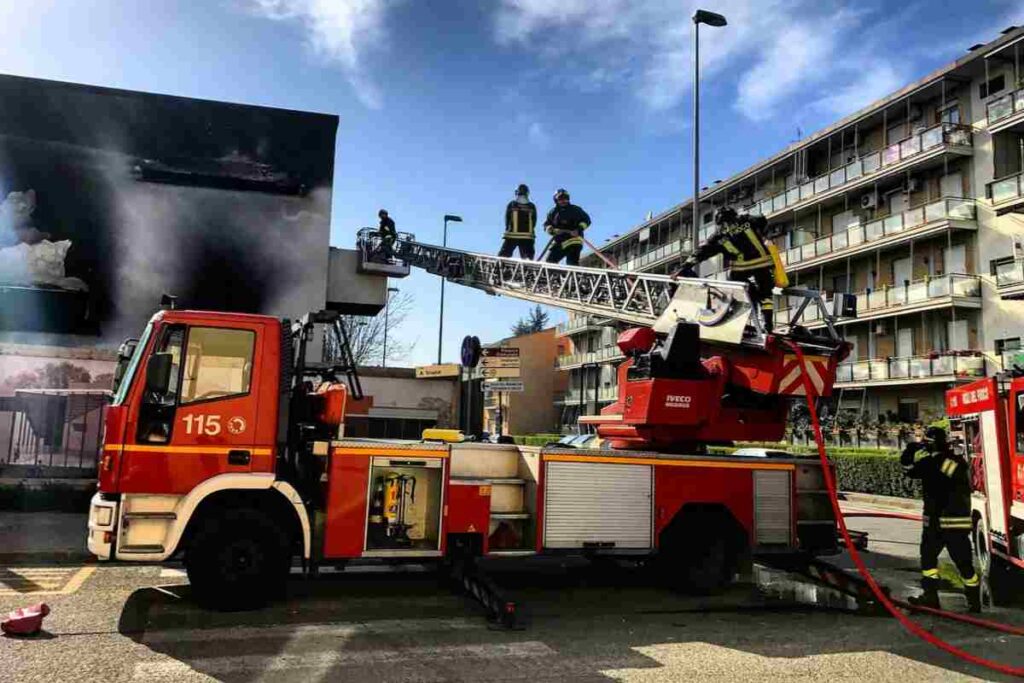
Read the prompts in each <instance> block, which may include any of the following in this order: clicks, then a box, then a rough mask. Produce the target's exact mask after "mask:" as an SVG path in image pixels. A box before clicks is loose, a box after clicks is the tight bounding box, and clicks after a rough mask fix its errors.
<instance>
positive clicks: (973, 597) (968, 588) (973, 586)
mask: <svg viewBox="0 0 1024 683" xmlns="http://www.w3.org/2000/svg"><path fill="white" fill-rule="evenodd" d="M964 597H966V598H967V611H968V612H974V613H975V614H977V613H978V612H981V581H980V580H979V579H978V575H977V574H975V575H974V576H973V577H971V578H969V579H964Z"/></svg>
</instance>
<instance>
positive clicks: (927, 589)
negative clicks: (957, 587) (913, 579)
mask: <svg viewBox="0 0 1024 683" xmlns="http://www.w3.org/2000/svg"><path fill="white" fill-rule="evenodd" d="M939 583H941V582H940V580H939V579H938V578H937V577H930V576H924V577H921V595H913V596H911V597H910V598H908V602H909V603H910V604H911V605H917V606H918V607H931V608H932V609H939Z"/></svg>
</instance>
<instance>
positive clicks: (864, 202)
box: [860, 192, 878, 209]
mask: <svg viewBox="0 0 1024 683" xmlns="http://www.w3.org/2000/svg"><path fill="white" fill-rule="evenodd" d="M876 206H878V195H876V194H875V193H874V192H870V193H868V194H866V195H864V196H862V197H861V198H860V208H862V209H873V208H875V207H876Z"/></svg>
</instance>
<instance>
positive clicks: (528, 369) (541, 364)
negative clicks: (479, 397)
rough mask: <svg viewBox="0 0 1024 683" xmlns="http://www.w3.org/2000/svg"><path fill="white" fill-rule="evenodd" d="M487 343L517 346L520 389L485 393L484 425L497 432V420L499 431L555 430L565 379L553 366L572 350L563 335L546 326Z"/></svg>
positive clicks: (559, 413)
mask: <svg viewBox="0 0 1024 683" xmlns="http://www.w3.org/2000/svg"><path fill="white" fill-rule="evenodd" d="M487 346H488V347H510V348H517V349H519V364H520V368H519V379H521V380H522V382H523V391H520V392H509V393H502V394H498V393H491V392H488V393H486V394H484V399H483V407H482V411H483V417H482V424H483V429H484V430H485V431H488V432H490V433H491V434H497V433H499V429H498V425H499V423H500V425H501V430H500V433H502V434H513V435H526V434H550V433H552V432H556V431H557V430H558V425H559V420H560V416H561V411H560V408H561V404H562V402H563V401H564V396H565V395H566V393H567V392H566V385H567V383H568V378H567V377H566V376H565V374H564V373H560V372H556V368H557V367H558V359H559V358H564V357H565V356H566V354H569V353H570V352H571V351H572V347H571V345H570V343H569V341H568V340H567V339H566V338H565V336H564V335H556V334H555V328H554V327H549V328H547V329H544V330H541V331H540V332H533V333H531V334H521V335H518V336H515V337H508V338H507V339H502V340H500V341H498V342H495V343H493V344H487ZM479 371H480V370H479V368H478V369H477V372H478V373H479ZM499 411H500V414H501V417H500V419H499Z"/></svg>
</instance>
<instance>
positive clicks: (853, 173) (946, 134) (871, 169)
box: [747, 123, 973, 216]
mask: <svg viewBox="0 0 1024 683" xmlns="http://www.w3.org/2000/svg"><path fill="white" fill-rule="evenodd" d="M972 144H973V138H972V136H971V129H970V127H969V126H962V125H960V124H955V123H940V124H938V125H936V126H933V127H931V128H928V129H926V130H923V131H919V132H917V133H914V134H913V135H911V136H910V137H909V138H907V139H905V140H902V141H901V142H897V143H895V144H892V145H889V146H888V147H886V148H885V149H882V150H879V151H877V152H871V153H869V154H865V155H864V156H862V157H860V158H859V159H856V160H854V161H852V162H850V163H848V164H846V165H845V166H843V167H841V168H838V169H835V170H834V171H830V172H828V173H826V174H824V175H820V176H818V177H817V178H812V179H811V180H808V181H807V182H805V183H803V184H801V185H799V186H798V187H793V188H790V189H788V190H784V191H783V192H780V193H778V194H776V195H773V196H771V197H768V198H766V199H762V200H761V201H760V202H758V203H757V204H755V205H753V206H752V207H749V208H748V209H747V210H748V211H750V212H752V213H760V214H762V215H765V216H767V215H769V214H772V213H776V212H778V211H782V210H783V209H786V208H789V207H791V206H795V205H797V204H800V203H802V202H805V201H807V200H808V199H811V198H813V197H815V196H817V195H820V194H824V193H826V192H829V191H831V190H834V189H836V188H839V187H842V186H843V185H846V184H847V183H852V182H854V181H856V180H860V179H861V178H863V177H864V176H867V175H871V174H874V173H877V172H879V171H882V170H885V168H886V167H888V166H893V165H895V164H898V163H902V162H904V161H907V160H908V159H912V158H913V157H915V156H917V155H918V154H923V153H924V152H927V151H930V150H933V149H935V148H937V147H940V146H942V145H950V146H954V147H970V146H972Z"/></svg>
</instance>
